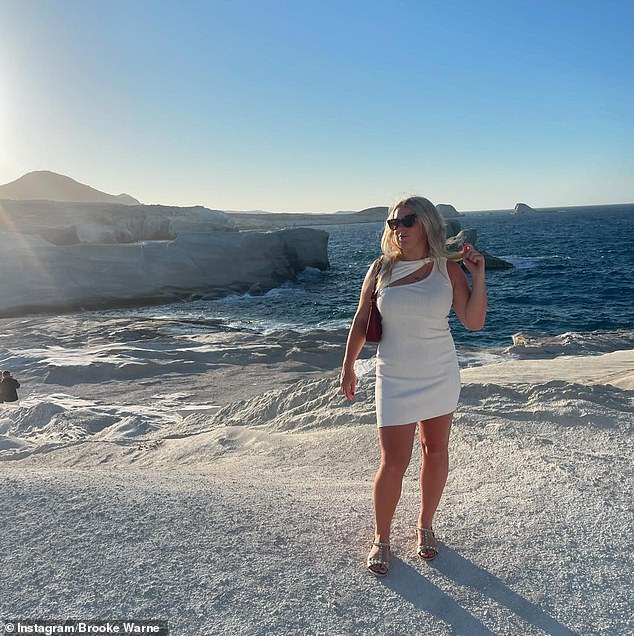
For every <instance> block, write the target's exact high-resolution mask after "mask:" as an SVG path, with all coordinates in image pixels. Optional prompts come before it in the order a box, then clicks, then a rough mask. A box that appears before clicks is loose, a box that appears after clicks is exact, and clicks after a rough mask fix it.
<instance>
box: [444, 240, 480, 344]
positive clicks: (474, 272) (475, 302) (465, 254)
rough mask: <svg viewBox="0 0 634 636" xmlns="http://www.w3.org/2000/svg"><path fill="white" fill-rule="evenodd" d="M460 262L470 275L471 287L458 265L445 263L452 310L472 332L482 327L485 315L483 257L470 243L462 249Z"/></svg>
mask: <svg viewBox="0 0 634 636" xmlns="http://www.w3.org/2000/svg"><path fill="white" fill-rule="evenodd" d="M462 262H463V263H464V265H465V267H466V268H467V269H468V270H469V273H470V274H471V280H472V287H469V281H468V280H467V277H466V275H465V273H464V272H463V271H462V269H461V268H460V265H458V264H457V263H453V262H448V263H447V272H448V274H449V278H450V279H451V284H452V286H453V308H454V311H455V312H456V316H458V318H459V319H460V322H461V323H462V324H463V325H464V326H465V327H466V328H467V329H472V330H474V331H476V330H478V329H482V327H484V319H485V318H486V313H487V289H486V281H485V275H484V256H482V254H480V253H479V252H478V251H476V250H475V249H474V247H473V245H471V244H470V243H465V244H464V246H463V248H462Z"/></svg>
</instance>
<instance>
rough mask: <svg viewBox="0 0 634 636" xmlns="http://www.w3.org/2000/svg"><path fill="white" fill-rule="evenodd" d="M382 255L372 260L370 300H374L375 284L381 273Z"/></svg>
mask: <svg viewBox="0 0 634 636" xmlns="http://www.w3.org/2000/svg"><path fill="white" fill-rule="evenodd" d="M382 260H383V257H382V256H379V258H377V259H376V261H375V262H374V287H373V288H372V300H376V284H377V283H378V282H379V274H380V273H381V261H382Z"/></svg>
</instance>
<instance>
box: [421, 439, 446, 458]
mask: <svg viewBox="0 0 634 636" xmlns="http://www.w3.org/2000/svg"><path fill="white" fill-rule="evenodd" d="M422 451H423V455H424V456H425V457H427V458H429V459H432V460H433V459H436V460H441V459H445V458H447V457H448V456H449V453H448V450H447V446H445V445H444V444H432V443H430V442H423V443H422Z"/></svg>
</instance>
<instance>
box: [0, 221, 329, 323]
mask: <svg viewBox="0 0 634 636" xmlns="http://www.w3.org/2000/svg"><path fill="white" fill-rule="evenodd" d="M327 246H328V234H327V233H326V232H323V231H321V230H315V229H311V228H297V229H288V230H280V231H277V232H263V233H261V232H212V233H188V234H185V233H182V234H180V235H179V236H178V237H177V238H176V239H175V240H171V241H142V242H139V243H130V244H119V245H94V244H93V245H86V244H78V245H53V244H51V243H49V242H47V241H45V240H44V239H43V238H41V237H39V236H34V235H25V234H22V233H16V232H0V267H1V271H2V276H1V277H0V315H9V314H20V313H27V312H29V311H36V310H50V309H53V308H64V307H77V306H82V307H88V306H112V305H117V304H119V303H121V302H130V301H139V302H141V301H148V300H156V299H161V298H164V299H165V300H166V301H168V300H170V299H172V298H176V297H190V296H191V295H192V294H194V295H198V294H200V295H211V296H214V295H222V294H224V293H227V291H254V292H259V291H265V290H268V289H270V288H272V287H274V286H276V285H278V284H279V283H280V282H282V281H284V280H287V279H290V278H293V276H295V274H296V273H297V272H299V271H302V270H303V269H305V268H306V267H316V268H319V269H322V270H323V269H327V268H328V266H329V264H328V247H327Z"/></svg>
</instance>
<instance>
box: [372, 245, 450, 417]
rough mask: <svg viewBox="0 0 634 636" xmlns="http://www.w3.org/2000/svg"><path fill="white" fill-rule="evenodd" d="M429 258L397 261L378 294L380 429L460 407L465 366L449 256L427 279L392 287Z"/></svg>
mask: <svg viewBox="0 0 634 636" xmlns="http://www.w3.org/2000/svg"><path fill="white" fill-rule="evenodd" d="M429 260H430V259H422V260H419V261H396V263H394V269H393V270H392V275H391V278H390V282H389V283H388V285H387V286H383V287H382V288H381V289H380V290H379V292H378V294H377V306H378V308H379V311H380V313H381V321H382V327H383V333H382V336H381V341H380V342H379V346H378V349H377V353H376V389H375V398H376V418H377V424H378V426H379V427H382V426H398V425H401V424H411V423H413V422H419V421H421V420H426V419H429V418H432V417H437V416H439V415H446V414H448V413H452V412H453V411H455V409H456V406H457V405H458V398H459V396H460V370H459V368H458V358H457V356H456V347H455V345H454V341H453V338H452V336H451V331H450V330H449V321H448V316H449V312H450V310H451V305H452V303H453V286H452V284H451V280H450V279H449V274H448V273H447V259H445V258H442V259H437V260H434V266H433V268H432V271H431V273H430V274H429V275H428V276H427V278H424V279H423V280H420V281H416V282H414V283H409V284H405V285H395V286H393V287H390V286H389V285H391V283H393V282H395V281H398V280H399V279H401V278H404V277H405V276H408V275H409V274H412V273H413V272H415V271H416V270H418V269H420V268H421V267H422V266H423V265H425V264H426V263H428V262H429Z"/></svg>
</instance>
